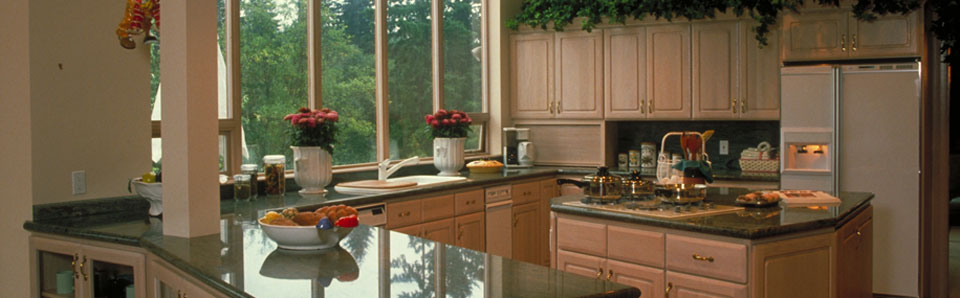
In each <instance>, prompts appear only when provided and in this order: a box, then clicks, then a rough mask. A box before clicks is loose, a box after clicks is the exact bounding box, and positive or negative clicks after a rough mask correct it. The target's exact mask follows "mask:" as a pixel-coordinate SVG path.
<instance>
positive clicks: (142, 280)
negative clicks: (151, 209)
mask: <svg viewBox="0 0 960 298" xmlns="http://www.w3.org/2000/svg"><path fill="white" fill-rule="evenodd" d="M83 255H84V257H86V258H87V259H88V260H87V262H86V263H84V266H85V267H86V268H84V269H83V272H81V276H83V275H89V276H90V278H89V279H90V281H91V282H92V281H93V280H109V281H114V282H110V283H104V285H101V286H100V287H95V286H94V285H93V283H90V284H88V285H89V289H90V292H91V294H92V295H91V296H92V297H107V296H111V295H114V294H115V293H124V292H125V291H126V287H127V286H128V285H133V289H134V293H135V295H137V296H138V297H143V296H144V295H146V293H147V292H146V284H147V282H146V277H145V274H146V273H145V272H144V267H145V266H146V263H145V261H144V259H145V258H144V256H143V254H140V253H135V252H130V251H123V250H116V249H108V248H102V247H94V246H87V245H85V246H84V248H83ZM127 276H130V277H133V280H128V279H127Z"/></svg>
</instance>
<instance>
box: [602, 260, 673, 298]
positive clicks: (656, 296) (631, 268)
mask: <svg viewBox="0 0 960 298" xmlns="http://www.w3.org/2000/svg"><path fill="white" fill-rule="evenodd" d="M605 267H606V268H607V273H606V274H607V275H610V276H611V277H612V278H611V279H610V281H612V282H616V283H620V284H624V285H628V286H633V287H636V288H637V289H640V293H641V294H642V295H643V297H651V298H663V295H664V293H663V290H664V282H663V279H664V277H663V269H659V268H653V267H647V266H643V265H637V264H631V263H627V262H620V261H617V260H610V259H608V260H607V264H606V266H605Z"/></svg>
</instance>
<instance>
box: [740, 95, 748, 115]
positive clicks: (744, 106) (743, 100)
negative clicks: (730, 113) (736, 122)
mask: <svg viewBox="0 0 960 298" xmlns="http://www.w3.org/2000/svg"><path fill="white" fill-rule="evenodd" d="M746 112H747V98H746V97H744V98H741V99H740V113H746Z"/></svg>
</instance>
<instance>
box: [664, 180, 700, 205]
mask: <svg viewBox="0 0 960 298" xmlns="http://www.w3.org/2000/svg"><path fill="white" fill-rule="evenodd" d="M654 195H656V196H657V199H660V201H661V202H664V203H670V204H689V203H696V202H700V201H703V199H705V198H706V197H707V185H706V184H682V183H680V184H656V185H655V186H654Z"/></svg>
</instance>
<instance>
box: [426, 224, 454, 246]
mask: <svg viewBox="0 0 960 298" xmlns="http://www.w3.org/2000/svg"><path fill="white" fill-rule="evenodd" d="M420 226H422V227H423V238H426V239H430V240H433V241H437V242H441V243H446V244H456V242H457V241H456V233H455V230H454V228H453V227H454V225H453V218H447V219H441V220H437V221H431V222H427V223H423V224H421V225H420Z"/></svg>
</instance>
